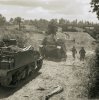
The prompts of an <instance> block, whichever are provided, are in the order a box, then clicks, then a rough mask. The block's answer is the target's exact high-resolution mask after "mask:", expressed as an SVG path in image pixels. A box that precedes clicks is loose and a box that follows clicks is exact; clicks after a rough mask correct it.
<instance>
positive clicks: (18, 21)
mask: <svg viewBox="0 0 99 100" xmlns="http://www.w3.org/2000/svg"><path fill="white" fill-rule="evenodd" d="M14 21H15V22H16V23H17V24H18V26H19V30H21V22H22V18H21V17H16V18H15V20H14Z"/></svg>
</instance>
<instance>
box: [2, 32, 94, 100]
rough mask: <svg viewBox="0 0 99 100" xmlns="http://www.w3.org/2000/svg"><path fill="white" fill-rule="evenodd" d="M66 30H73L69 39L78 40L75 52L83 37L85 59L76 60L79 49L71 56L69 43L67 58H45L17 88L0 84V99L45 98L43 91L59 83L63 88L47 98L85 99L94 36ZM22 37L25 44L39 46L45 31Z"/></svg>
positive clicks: (42, 99) (33, 99) (28, 99)
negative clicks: (3, 86)
mask: <svg viewBox="0 0 99 100" xmlns="http://www.w3.org/2000/svg"><path fill="white" fill-rule="evenodd" d="M68 34H72V35H71V39H73V38H74V37H75V38H77V40H76V41H78V42H79V44H78V45H77V42H76V46H77V51H78V52H79V48H80V46H81V43H82V40H83V41H84V44H83V45H84V46H85V50H86V52H87V54H86V60H85V61H84V62H82V61H81V62H80V61H79V53H77V55H76V59H75V60H74V59H73V58H72V55H71V51H70V47H72V46H73V45H74V44H72V43H71V44H70V47H69V48H68V50H67V56H68V57H67V61H61V62H54V61H47V60H44V63H43V66H42V69H41V70H40V73H38V75H36V76H35V77H33V76H30V77H29V78H28V79H27V80H28V81H27V82H26V83H25V82H24V81H26V80H24V81H23V82H22V83H21V86H20V85H19V87H17V88H16V89H6V88H2V87H1V88H0V99H1V100H45V99H44V97H45V95H46V94H48V93H49V92H51V91H52V90H53V89H54V88H55V87H56V86H58V85H59V86H61V87H62V88H63V91H62V92H60V93H58V94H56V95H53V96H52V97H51V98H50V99H49V100H88V83H89V75H90V66H88V63H87V60H88V59H89V58H90V56H91V55H94V49H93V47H92V42H93V41H94V40H93V38H91V37H90V36H89V35H88V34H87V33H77V34H76V33H75V34H76V35H75V34H73V33H68ZM79 34H80V35H79ZM83 35H84V36H83ZM61 36H62V35H61ZM82 36H83V38H82ZM63 37H64V36H63ZM24 38H26V39H27V42H25V45H33V46H34V47H35V49H37V50H38V46H39V44H40V43H41V41H42V39H43V38H44V35H42V34H35V33H34V34H30V33H26V34H25V35H24ZM89 41H90V42H89ZM87 46H89V47H90V48H89V47H87ZM32 77H33V78H32ZM24 83H25V84H24ZM23 84H24V85H23ZM42 89H43V90H42Z"/></svg>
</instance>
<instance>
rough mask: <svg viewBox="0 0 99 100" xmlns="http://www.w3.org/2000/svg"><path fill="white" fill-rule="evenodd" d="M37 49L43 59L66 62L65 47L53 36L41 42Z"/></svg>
mask: <svg viewBox="0 0 99 100" xmlns="http://www.w3.org/2000/svg"><path fill="white" fill-rule="evenodd" d="M39 49H40V53H41V55H42V56H43V57H44V58H45V59H49V60H58V61H61V60H65V61H66V58H67V55H66V47H65V43H64V42H63V41H62V40H61V39H55V38H54V37H53V36H49V37H47V38H45V39H44V40H43V41H42V44H41V45H40V47H39Z"/></svg>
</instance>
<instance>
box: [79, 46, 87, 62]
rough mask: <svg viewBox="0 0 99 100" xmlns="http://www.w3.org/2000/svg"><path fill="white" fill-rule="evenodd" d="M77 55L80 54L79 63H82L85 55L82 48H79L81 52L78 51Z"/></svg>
mask: <svg viewBox="0 0 99 100" xmlns="http://www.w3.org/2000/svg"><path fill="white" fill-rule="evenodd" d="M79 54H80V61H84V59H85V54H86V51H85V49H84V47H82V48H81V50H80V51H79Z"/></svg>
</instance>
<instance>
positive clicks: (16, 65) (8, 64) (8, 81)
mask: <svg viewBox="0 0 99 100" xmlns="http://www.w3.org/2000/svg"><path fill="white" fill-rule="evenodd" d="M42 62H43V61H42V58H41V57H40V54H39V52H38V51H34V49H33V48H32V47H31V46H29V47H26V48H24V49H22V48H19V47H18V46H17V42H16V40H15V39H10V40H3V42H2V43H0V84H1V85H2V86H6V87H7V86H11V85H14V84H16V83H18V82H19V81H20V80H22V79H24V78H26V77H27V76H28V75H29V74H30V73H33V72H34V73H35V72H38V71H39V70H40V69H41V67H42Z"/></svg>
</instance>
